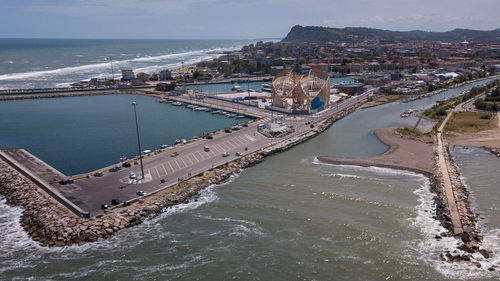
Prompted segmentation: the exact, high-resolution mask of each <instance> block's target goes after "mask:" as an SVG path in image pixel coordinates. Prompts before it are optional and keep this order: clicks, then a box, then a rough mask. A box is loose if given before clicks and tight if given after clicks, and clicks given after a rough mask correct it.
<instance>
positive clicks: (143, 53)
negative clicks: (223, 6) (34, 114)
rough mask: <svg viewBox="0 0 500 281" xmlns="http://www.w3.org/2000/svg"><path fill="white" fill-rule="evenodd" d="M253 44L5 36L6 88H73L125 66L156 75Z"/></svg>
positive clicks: (0, 75)
mask: <svg viewBox="0 0 500 281" xmlns="http://www.w3.org/2000/svg"><path fill="white" fill-rule="evenodd" d="M253 42H255V40H253V41H251V40H144V39H141V40H132V39H130V40H128V39H127V40H125V39H0V89H11V88H50V87H67V86H69V85H70V84H71V83H74V82H78V81H80V80H83V79H90V78H92V77H98V78H102V77H107V78H111V77H112V74H113V72H114V75H115V78H117V79H118V78H120V77H121V72H120V70H121V69H133V70H134V71H135V73H139V72H141V71H142V72H146V73H153V72H158V71H160V70H163V69H171V68H174V67H179V66H182V65H183V64H192V63H196V62H199V61H202V60H207V59H211V58H215V57H217V56H218V55H220V53H221V52H222V51H231V50H235V49H240V48H241V47H242V46H243V45H247V44H250V43H253ZM110 58H111V59H110ZM111 62H112V63H111ZM112 69H113V71H112Z"/></svg>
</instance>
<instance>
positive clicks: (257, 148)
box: [3, 89, 375, 217]
mask: <svg viewBox="0 0 500 281" xmlns="http://www.w3.org/2000/svg"><path fill="white" fill-rule="evenodd" d="M374 90H375V89H372V90H370V91H367V92H365V93H363V94H362V95H359V96H356V97H353V98H350V99H347V100H345V101H343V102H340V103H338V104H336V105H334V106H330V107H328V108H326V109H325V110H323V111H321V112H319V113H316V114H312V115H304V116H298V117H300V118H298V117H297V116H294V118H286V116H285V115H284V114H276V113H275V114H274V117H276V119H279V120H280V121H281V122H285V123H286V125H287V126H288V127H290V128H292V129H293V130H292V132H291V133H290V134H287V135H284V136H281V137H275V138H269V137H267V136H265V135H263V134H261V132H259V125H260V124H264V123H268V122H270V120H271V112H270V111H269V110H266V109H262V108H257V107H254V106H249V105H245V104H235V103H232V102H230V101H221V100H216V99H213V98H205V99H202V100H197V99H189V98H187V97H175V96H169V97H168V99H171V100H172V101H174V100H175V101H182V102H184V103H190V104H194V105H199V106H204V107H210V108H215V109H221V110H226V111H230V112H235V113H237V114H242V115H247V116H254V117H259V119H257V120H255V121H253V122H250V123H248V126H247V127H241V128H240V129H239V130H234V131H232V132H231V133H226V132H224V131H223V130H221V131H219V132H217V133H215V134H213V138H212V139H204V138H197V139H194V140H191V141H189V142H187V143H185V144H177V145H174V146H172V147H169V148H166V149H161V150H157V151H153V152H151V153H149V154H147V155H145V157H144V159H143V163H144V178H141V171H140V167H139V165H137V159H132V160H128V162H129V163H130V164H131V167H124V166H123V165H122V164H123V163H118V164H117V165H119V166H120V167H121V169H120V170H118V171H114V172H111V171H109V170H110V169H111V168H112V167H114V166H115V165H112V166H109V167H104V168H102V169H99V170H96V171H93V172H90V173H86V174H82V175H73V176H72V179H73V181H74V182H72V183H68V184H60V183H59V181H60V180H61V179H68V178H69V175H63V174H62V173H60V172H59V171H57V170H55V169H54V168H52V167H50V166H49V165H48V164H46V163H44V162H43V161H42V160H40V159H38V158H36V157H35V156H33V155H31V154H29V153H28V152H26V151H24V150H11V151H4V152H3V153H4V154H5V155H7V156H8V157H10V158H11V159H14V160H15V161H16V162H18V163H19V165H17V166H22V167H23V168H22V169H23V170H26V171H27V173H32V174H34V175H36V176H37V177H39V178H40V179H42V180H43V181H44V183H46V184H48V185H50V188H51V189H52V190H54V191H55V192H53V194H56V193H57V196H56V197H61V198H64V199H66V200H67V201H68V202H70V203H71V204H73V205H74V206H76V207H77V208H78V209H76V208H69V209H70V210H71V211H72V212H73V213H74V214H76V215H78V216H80V217H88V216H90V217H94V216H99V215H102V214H105V213H106V212H108V210H109V209H102V205H104V204H107V205H109V206H110V208H111V209H112V208H119V207H121V206H122V205H123V204H119V205H118V206H113V205H112V204H111V201H112V200H113V199H119V200H120V202H125V203H126V202H131V201H135V200H137V199H138V198H144V197H143V196H141V197H139V196H138V195H137V192H138V191H143V192H144V193H145V194H153V193H157V192H159V191H162V190H167V189H169V188H171V187H172V186H175V185H177V184H179V183H180V182H183V181H185V180H187V179H190V178H194V177H197V176H200V175H201V174H203V173H204V172H206V171H209V170H211V169H214V168H217V167H223V166H224V165H228V164H229V163H233V162H234V161H238V160H240V159H242V158H245V157H248V156H251V155H254V154H256V153H257V154H259V155H260V154H262V155H264V156H265V155H270V154H272V153H274V152H276V151H282V150H285V149H287V148H288V147H291V146H293V145H296V144H298V143H300V142H302V141H304V140H306V139H308V138H310V137H313V136H315V135H316V134H318V133H319V132H321V131H322V130H319V129H318V126H322V124H324V122H325V120H328V119H329V118H332V117H335V116H340V115H339V114H340V113H342V112H345V110H347V109H348V108H355V106H356V104H358V103H359V102H362V101H363V100H364V99H366V98H367V96H368V95H369V94H371V93H372V92H373V91H374ZM134 93H138V94H146V95H155V94H156V97H161V96H160V93H159V92H157V93H155V92H154V91H147V90H142V91H140V92H139V91H138V90H136V91H134ZM310 121H313V124H315V126H310ZM206 147H208V151H207V149H206ZM223 154H227V155H226V156H223ZM97 172H100V173H102V176H96V173H97ZM131 172H133V173H134V174H135V175H136V176H137V179H133V178H131V177H130V173H131ZM49 194H50V193H49ZM53 194H51V195H53ZM82 214H84V215H82Z"/></svg>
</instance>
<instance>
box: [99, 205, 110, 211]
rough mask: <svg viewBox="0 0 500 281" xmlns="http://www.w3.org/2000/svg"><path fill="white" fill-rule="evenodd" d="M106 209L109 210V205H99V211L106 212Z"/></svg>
mask: <svg viewBox="0 0 500 281" xmlns="http://www.w3.org/2000/svg"><path fill="white" fill-rule="evenodd" d="M108 208H109V205H108V204H102V205H101V209H103V210H106V209H108Z"/></svg>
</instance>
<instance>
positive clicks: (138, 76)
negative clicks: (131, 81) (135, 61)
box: [137, 72, 151, 82]
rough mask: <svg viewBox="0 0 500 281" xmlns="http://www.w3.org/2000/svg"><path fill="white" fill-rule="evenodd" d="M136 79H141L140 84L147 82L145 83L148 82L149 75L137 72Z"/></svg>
mask: <svg viewBox="0 0 500 281" xmlns="http://www.w3.org/2000/svg"><path fill="white" fill-rule="evenodd" d="M137 78H138V79H141V80H142V82H147V81H149V80H150V78H151V75H149V74H147V73H145V72H139V73H137Z"/></svg>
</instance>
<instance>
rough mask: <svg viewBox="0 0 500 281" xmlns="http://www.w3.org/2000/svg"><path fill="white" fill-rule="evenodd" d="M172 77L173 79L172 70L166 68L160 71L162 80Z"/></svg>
mask: <svg viewBox="0 0 500 281" xmlns="http://www.w3.org/2000/svg"><path fill="white" fill-rule="evenodd" d="M170 79H172V72H170V70H168V69H165V70H162V71H160V80H161V81H167V80H170Z"/></svg>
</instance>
